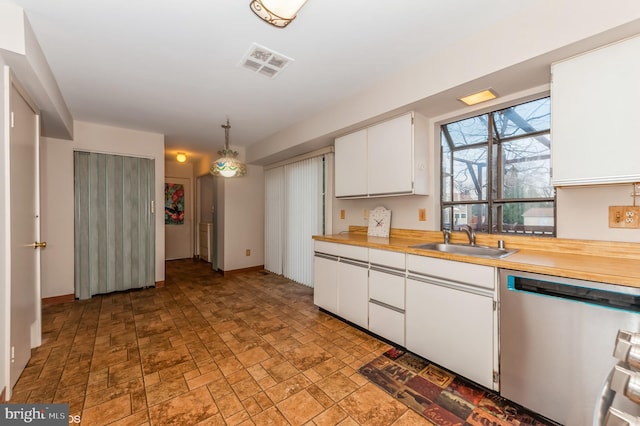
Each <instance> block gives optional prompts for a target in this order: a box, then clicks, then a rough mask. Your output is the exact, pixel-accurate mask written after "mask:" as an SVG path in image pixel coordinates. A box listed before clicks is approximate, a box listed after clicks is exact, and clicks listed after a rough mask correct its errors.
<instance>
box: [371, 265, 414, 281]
mask: <svg viewBox="0 0 640 426" xmlns="http://www.w3.org/2000/svg"><path fill="white" fill-rule="evenodd" d="M369 269H371V270H372V271H376V272H382V273H383V274H389V275H395V276H397V277H403V278H404V277H406V276H407V273H406V272H401V271H400V270H398V269H396V270H394V269H387V268H380V267H376V266H373V265H371V267H370V268H369Z"/></svg>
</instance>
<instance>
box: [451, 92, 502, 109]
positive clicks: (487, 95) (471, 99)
mask: <svg viewBox="0 0 640 426" xmlns="http://www.w3.org/2000/svg"><path fill="white" fill-rule="evenodd" d="M497 97H498V95H496V93H495V92H494V91H493V89H486V90H483V91H481V92H477V93H473V94H471V95H468V96H464V97H462V98H458V100H459V101H462V102H464V103H465V104H467V105H475V104H479V103H480V102H485V101H490V100H491V99H495V98H497Z"/></svg>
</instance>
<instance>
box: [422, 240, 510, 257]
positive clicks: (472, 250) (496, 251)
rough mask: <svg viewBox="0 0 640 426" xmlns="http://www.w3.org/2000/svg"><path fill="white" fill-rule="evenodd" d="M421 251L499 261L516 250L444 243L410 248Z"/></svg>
mask: <svg viewBox="0 0 640 426" xmlns="http://www.w3.org/2000/svg"><path fill="white" fill-rule="evenodd" d="M411 248H417V249H422V250H433V251H439V252H441V253H453V254H463V255H467V256H476V257H485V258H489V259H500V258H502V257H505V256H509V255H510V254H513V253H515V252H517V251H518V250H508V249H503V248H497V247H487V246H472V245H467V244H445V243H427V244H419V245H416V246H411Z"/></svg>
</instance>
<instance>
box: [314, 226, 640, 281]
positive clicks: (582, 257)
mask: <svg viewBox="0 0 640 426" xmlns="http://www.w3.org/2000/svg"><path fill="white" fill-rule="evenodd" d="M313 239H314V240H317V241H327V242H333V243H341V244H350V245H356V246H363V247H369V248H377V249H382V250H392V251H400V252H404V253H408V254H417V255H420V256H430V257H438V258H442V259H449V260H457V261H462V262H467V263H475V264H479V265H488V266H495V267H498V268H506V269H513V270H517V271H525V272H534V273H540V274H547V275H555V276H559V277H567V278H576V279H582V280H589V281H596V282H603V283H611V284H620V285H626V286H631V287H640V243H621V242H611V241H591V240H571V239H562V238H549V237H530V236H512V235H498V234H478V235H477V237H476V244H478V245H485V246H490V247H497V246H498V240H503V241H504V244H505V248H508V249H517V250H518V251H517V252H516V253H513V254H511V255H509V256H507V257H504V258H502V259H487V258H480V257H475V256H466V255H459V254H453V253H442V252H437V251H433V250H424V249H418V248H412V246H415V245H418V244H424V243H431V242H442V241H443V235H442V233H441V232H439V231H415V230H406V229H392V230H391V232H390V237H389V238H381V237H369V236H367V228H366V227H365V226H350V227H349V232H345V233H341V234H336V235H323V236H314V237H313ZM450 242H451V243H454V244H465V243H467V242H468V240H467V236H466V234H465V233H464V232H453V233H452V236H451V241H450Z"/></svg>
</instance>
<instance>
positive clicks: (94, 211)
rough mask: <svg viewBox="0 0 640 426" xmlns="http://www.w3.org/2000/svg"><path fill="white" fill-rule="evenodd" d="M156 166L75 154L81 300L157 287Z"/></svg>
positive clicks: (137, 160) (147, 161)
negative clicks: (152, 205)
mask: <svg viewBox="0 0 640 426" xmlns="http://www.w3.org/2000/svg"><path fill="white" fill-rule="evenodd" d="M154 164H155V162H154V160H151V159H145V158H134V157H125V156H120V155H108V154H98V153H88V152H79V151H76V152H75V153H74V178H75V184H74V202H75V217H74V222H75V232H74V247H75V248H74V251H75V291H76V297H78V298H79V299H88V298H90V297H91V296H92V295H94V294H102V293H110V292H113V291H120V290H127V289H131V288H140V287H148V286H153V285H155V221H154V215H153V213H152V212H151V202H152V201H153V199H154V191H155V165H154Z"/></svg>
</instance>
